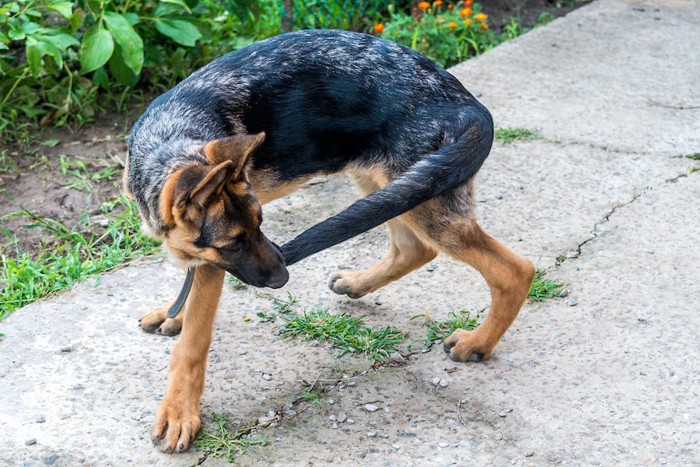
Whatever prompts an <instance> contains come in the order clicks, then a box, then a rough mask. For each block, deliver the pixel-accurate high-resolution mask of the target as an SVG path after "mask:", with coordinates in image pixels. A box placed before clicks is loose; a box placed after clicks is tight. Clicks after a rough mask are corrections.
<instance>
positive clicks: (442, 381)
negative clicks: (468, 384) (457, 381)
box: [439, 379, 450, 388]
mask: <svg viewBox="0 0 700 467" xmlns="http://www.w3.org/2000/svg"><path fill="white" fill-rule="evenodd" d="M439 384H440V387H441V388H446V387H447V385H448V384H450V382H449V381H447V380H446V379H441V380H440V383H439Z"/></svg>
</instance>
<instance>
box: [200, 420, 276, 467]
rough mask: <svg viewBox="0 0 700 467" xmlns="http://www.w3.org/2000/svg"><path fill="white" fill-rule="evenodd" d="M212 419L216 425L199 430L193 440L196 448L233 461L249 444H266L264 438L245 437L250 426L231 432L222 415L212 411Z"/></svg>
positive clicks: (243, 452)
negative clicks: (209, 428) (211, 428)
mask: <svg viewBox="0 0 700 467" xmlns="http://www.w3.org/2000/svg"><path fill="white" fill-rule="evenodd" d="M212 419H213V421H214V424H215V425H216V426H215V427H214V429H213V430H212V431H209V430H201V431H200V432H199V435H198V436H197V439H196V440H195V441H194V447H195V448H196V449H199V450H202V451H205V452H206V453H207V454H208V455H210V456H212V457H226V459H227V460H228V461H229V462H233V461H235V460H236V456H240V455H242V454H245V452H246V450H247V449H248V448H249V447H250V446H265V445H267V440H266V439H265V438H250V437H247V436H248V435H249V434H250V432H251V430H252V428H247V429H242V430H238V431H234V432H231V431H230V430H229V429H228V422H227V421H226V419H225V418H224V417H223V415H221V414H218V413H213V414H212Z"/></svg>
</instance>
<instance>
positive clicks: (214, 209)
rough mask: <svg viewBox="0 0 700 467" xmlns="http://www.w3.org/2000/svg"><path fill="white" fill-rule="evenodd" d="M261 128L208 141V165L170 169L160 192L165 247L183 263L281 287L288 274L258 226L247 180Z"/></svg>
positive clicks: (278, 253)
mask: <svg viewBox="0 0 700 467" xmlns="http://www.w3.org/2000/svg"><path fill="white" fill-rule="evenodd" d="M264 139H265V134H264V133H259V134H257V135H248V134H241V135H236V136H232V137H229V138H224V139H219V140H214V141H211V142H210V143H208V144H206V145H205V146H204V148H203V151H204V155H205V156H206V158H207V160H208V161H209V164H208V165H202V164H194V165H190V166H187V167H184V168H182V169H180V170H178V171H176V172H175V173H173V174H172V175H171V176H170V177H169V178H168V180H167V182H166V183H165V185H164V187H163V191H162V192H161V199H160V210H161V214H162V216H163V220H164V221H165V223H166V224H167V225H168V229H167V232H166V234H165V244H166V246H167V248H168V249H169V250H170V251H171V252H172V253H173V254H174V255H175V256H176V257H177V258H178V259H179V260H181V261H182V262H183V263H185V264H188V265H196V264H201V263H204V262H206V263H212V264H215V265H217V266H219V267H220V268H222V269H225V270H226V271H228V272H230V273H231V274H233V275H234V276H236V277H238V278H239V279H240V280H242V281H243V282H245V283H247V284H250V285H253V286H256V287H272V288H278V287H282V286H283V285H284V284H286V283H287V280H288V279H289V273H288V272H287V268H286V265H285V262H284V257H283V256H282V253H281V251H280V249H279V247H278V246H277V245H275V244H274V243H272V242H271V241H270V240H268V238H267V237H266V236H265V235H263V233H262V232H261V231H260V224H261V223H262V220H263V219H262V209H261V205H260V202H259V201H258V198H257V197H256V195H255V193H254V191H253V188H252V186H251V185H250V183H249V182H248V174H247V172H248V165H249V164H248V162H249V161H250V158H249V156H250V155H251V154H252V153H253V152H254V151H255V149H256V148H257V147H258V146H259V145H260V144H261V143H262V142H263V140H264Z"/></svg>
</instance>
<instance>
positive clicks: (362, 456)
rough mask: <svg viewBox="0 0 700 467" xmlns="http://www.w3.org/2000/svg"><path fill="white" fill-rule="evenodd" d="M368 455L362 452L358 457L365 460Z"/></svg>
mask: <svg viewBox="0 0 700 467" xmlns="http://www.w3.org/2000/svg"><path fill="white" fill-rule="evenodd" d="M366 455H367V453H366V452H364V451H360V452H358V453H357V457H359V458H360V459H364V458H365V456H366Z"/></svg>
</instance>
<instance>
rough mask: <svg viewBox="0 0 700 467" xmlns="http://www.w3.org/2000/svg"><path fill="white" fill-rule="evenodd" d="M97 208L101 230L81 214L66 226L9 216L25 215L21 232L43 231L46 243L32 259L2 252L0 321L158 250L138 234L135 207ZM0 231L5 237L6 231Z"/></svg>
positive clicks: (124, 202) (118, 203)
mask: <svg viewBox="0 0 700 467" xmlns="http://www.w3.org/2000/svg"><path fill="white" fill-rule="evenodd" d="M100 209H101V212H102V214H103V215H104V216H105V218H106V219H107V222H106V227H104V229H102V228H100V227H97V226H96V225H95V223H94V221H93V220H91V219H90V218H89V217H88V215H87V214H85V215H83V216H82V217H81V218H80V220H79V221H78V223H77V225H76V226H74V227H72V228H71V227H68V226H65V225H64V224H62V223H61V222H59V221H57V220H55V219H50V218H43V217H40V216H38V215H37V214H35V213H33V212H30V211H27V210H24V211H20V212H18V213H14V214H12V215H14V216H23V217H26V218H27V220H28V221H29V225H27V226H26V227H27V228H30V229H42V230H44V231H46V232H48V233H49V234H50V236H51V242H50V243H49V244H48V245H47V246H46V247H45V248H44V249H43V251H42V252H41V253H40V254H39V256H38V257H33V256H32V255H30V254H29V253H26V252H22V251H18V250H17V251H15V254H14V255H12V256H10V255H9V254H6V251H7V250H8V249H10V248H11V246H10V247H6V248H5V252H3V254H2V256H1V257H0V319H2V318H4V317H5V316H7V315H8V314H9V313H11V312H12V311H14V310H16V309H17V308H20V307H22V306H25V305H28V304H29V303H31V302H33V301H35V300H37V299H39V298H42V297H46V296H48V295H51V294H53V293H55V292H58V291H60V290H63V289H65V288H68V287H71V286H73V285H74V284H75V283H77V282H79V281H81V280H83V279H85V278H87V277H89V276H92V275H94V274H97V273H100V272H103V271H108V270H111V269H114V268H116V267H117V266H119V265H120V264H122V263H124V262H125V261H128V260H130V259H133V258H135V257H138V256H143V255H147V254H150V253H153V252H155V251H157V250H158V243H157V242H155V241H154V240H152V239H150V238H148V237H146V236H145V235H144V234H143V233H142V232H141V227H140V224H139V216H138V213H137V209H136V207H135V205H134V204H133V203H131V202H130V201H129V200H128V199H127V198H126V197H123V196H122V197H119V198H117V199H115V200H112V201H110V202H107V203H104V204H103V205H102V206H101V208H100ZM100 232H101V233H100ZM4 233H5V235H6V236H8V237H9V232H7V230H4ZM11 240H12V239H11Z"/></svg>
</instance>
